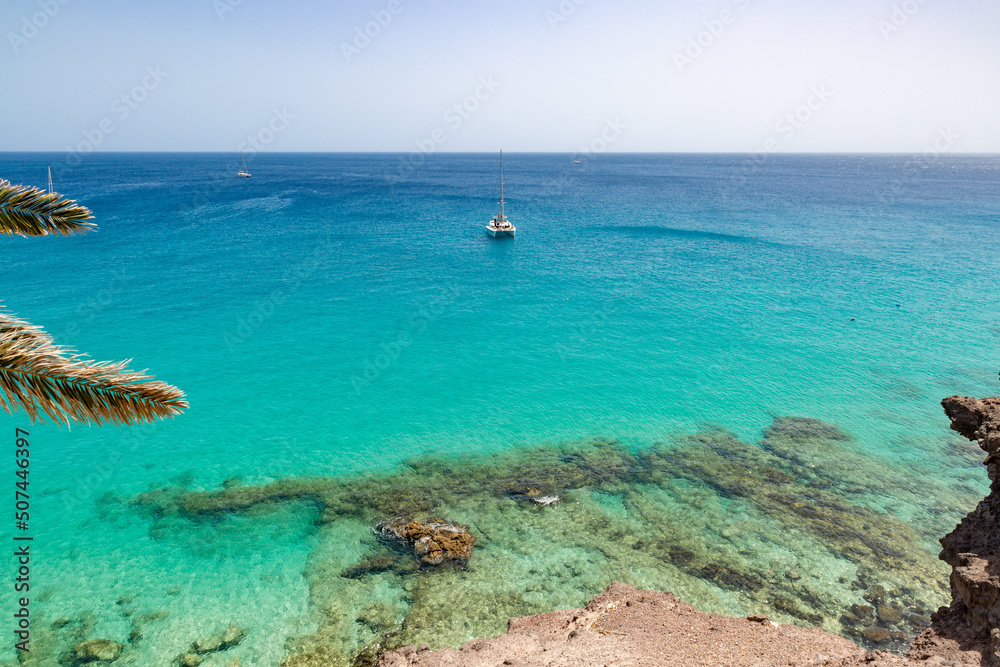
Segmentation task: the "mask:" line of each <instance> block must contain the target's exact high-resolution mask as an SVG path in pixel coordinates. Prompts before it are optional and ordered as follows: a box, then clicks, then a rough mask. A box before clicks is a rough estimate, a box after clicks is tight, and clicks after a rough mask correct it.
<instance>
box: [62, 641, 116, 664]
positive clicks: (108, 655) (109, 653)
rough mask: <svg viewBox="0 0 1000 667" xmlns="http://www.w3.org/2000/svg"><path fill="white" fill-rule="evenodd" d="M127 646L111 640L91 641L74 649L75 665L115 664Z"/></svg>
mask: <svg viewBox="0 0 1000 667" xmlns="http://www.w3.org/2000/svg"><path fill="white" fill-rule="evenodd" d="M123 650H125V646H124V645H122V644H119V643H118V642H114V641H111V640H110V639H90V640H87V641H85V642H80V643H79V644H77V645H76V646H74V647H73V660H74V662H73V663H72V664H74V665H85V664H88V663H92V662H114V661H115V660H117V659H118V658H119V657H121V654H122V651H123Z"/></svg>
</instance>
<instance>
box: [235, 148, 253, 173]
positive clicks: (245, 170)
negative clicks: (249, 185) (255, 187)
mask: <svg viewBox="0 0 1000 667" xmlns="http://www.w3.org/2000/svg"><path fill="white" fill-rule="evenodd" d="M240 159H241V160H243V168H242V169H240V170H239V171H238V172H236V175H237V176H239V177H240V178H250V172H249V171H247V160H246V158H245V157H243V151H240Z"/></svg>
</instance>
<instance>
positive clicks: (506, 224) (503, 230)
mask: <svg viewBox="0 0 1000 667" xmlns="http://www.w3.org/2000/svg"><path fill="white" fill-rule="evenodd" d="M515 232H517V228H516V227H514V225H512V224H510V220H508V219H507V216H506V215H504V211H503V151H500V214H499V215H498V216H496V217H495V218H493V219H492V220H490V224H488V225H486V233H487V234H489V235H490V236H492V237H493V238H496V237H498V236H514V233H515Z"/></svg>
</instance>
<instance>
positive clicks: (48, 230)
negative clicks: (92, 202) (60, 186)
mask: <svg viewBox="0 0 1000 667" xmlns="http://www.w3.org/2000/svg"><path fill="white" fill-rule="evenodd" d="M93 217H94V216H93V215H92V214H91V213H90V209H88V208H87V207H86V206H80V205H79V204H77V203H76V202H75V201H73V200H72V199H65V198H63V196H62V195H61V194H59V193H57V192H52V193H49V192H45V191H44V190H39V189H38V188H34V187H31V186H28V185H11V184H10V182H9V181H5V180H3V179H0V234H6V235H7V236H11V235H14V234H17V235H19V236H47V235H49V234H59V235H62V236H70V235H71V234H85V233H87V232H89V231H92V230H93V229H96V227H95V226H94V223H92V222H87V221H88V220H90V219H92V218H93Z"/></svg>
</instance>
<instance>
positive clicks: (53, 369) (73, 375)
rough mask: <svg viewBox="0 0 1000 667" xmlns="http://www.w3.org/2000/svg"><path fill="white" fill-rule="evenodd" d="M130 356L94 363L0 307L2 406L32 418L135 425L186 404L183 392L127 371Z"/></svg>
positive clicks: (34, 419)
mask: <svg viewBox="0 0 1000 667" xmlns="http://www.w3.org/2000/svg"><path fill="white" fill-rule="evenodd" d="M128 363H129V361H122V362H117V363H109V362H95V361H92V360H89V359H86V358H84V357H81V356H80V355H78V354H75V353H73V352H72V351H70V350H67V349H65V348H62V347H59V346H57V345H55V344H54V343H53V341H52V339H51V338H50V337H49V336H48V334H46V333H45V332H44V331H42V330H41V329H40V328H39V327H36V326H33V325H31V324H29V323H28V322H24V321H22V320H18V319H16V318H14V317H12V316H10V315H8V314H5V313H2V312H0V409H3V410H4V411H5V412H10V413H14V412H16V411H18V410H23V411H24V412H26V413H28V416H29V417H30V418H31V421H32V422H34V421H36V420H42V421H44V416H43V415H42V413H43V412H44V413H45V415H48V416H49V417H50V418H52V419H53V420H54V421H56V422H60V423H66V424H69V422H70V421H71V420H72V421H78V422H84V423H94V424H97V425H98V426H100V425H102V424H105V423H113V424H137V423H139V422H143V421H154V420H155V419H162V418H164V417H172V416H173V415H176V414H178V413H180V412H181V411H182V410H184V409H185V408H187V407H188V402H187V401H186V400H185V398H184V392H182V391H181V390H179V389H177V388H176V387H172V386H171V385H169V384H167V383H165V382H159V381H152V382H146V380H149V379H150V376H148V375H143V372H134V371H130V370H128V368H127V365H128Z"/></svg>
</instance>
